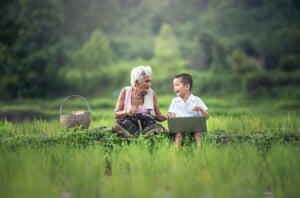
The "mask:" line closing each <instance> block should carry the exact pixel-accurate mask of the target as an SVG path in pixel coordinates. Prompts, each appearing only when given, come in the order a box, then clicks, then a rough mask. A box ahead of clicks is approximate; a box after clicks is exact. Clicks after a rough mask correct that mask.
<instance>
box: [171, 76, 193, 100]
mask: <svg viewBox="0 0 300 198" xmlns="http://www.w3.org/2000/svg"><path fill="white" fill-rule="evenodd" d="M173 88H174V92H175V94H176V95H177V96H179V97H183V96H185V95H187V94H188V93H189V89H190V86H189V84H186V85H184V84H183V83H182V81H181V79H180V78H175V79H174V80H173Z"/></svg>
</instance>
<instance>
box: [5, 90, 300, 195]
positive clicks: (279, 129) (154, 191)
mask: <svg viewBox="0 0 300 198" xmlns="http://www.w3.org/2000/svg"><path fill="white" fill-rule="evenodd" d="M171 98H172V96H162V97H160V98H159V102H160V106H161V111H162V112H166V111H167V109H168V104H169V101H170V99H171ZM115 100H116V99H103V98H102V99H100V98H99V99H91V100H89V105H90V106H91V109H92V115H93V116H92V123H91V126H90V128H89V129H88V130H82V129H79V128H77V129H70V130H67V129H64V128H63V127H62V126H61V124H60V122H59V106H60V102H61V101H62V99H58V100H53V101H52V100H49V101H41V100H36V101H29V100H28V101H24V103H22V102H19V103H13V102H12V103H8V102H6V103H3V102H2V103H0V104H1V105H2V110H8V109H10V110H14V109H22V110H25V111H26V110H28V109H32V110H39V111H41V112H43V113H45V114H47V115H51V116H52V119H50V120H45V119H35V120H33V121H21V122H9V121H5V120H2V121H0V156H1V160H0V178H1V179H0V193H1V196H3V197H141V196H143V197H264V196H267V195H268V194H271V196H273V197H297V196H298V194H299V190H298V188H297V187H298V186H299V185H300V179H299V178H300V175H299V174H300V168H299V163H300V158H299V151H300V146H299V133H300V124H299V108H298V103H297V102H296V101H294V100H290V101H280V100H279V101H276V100H270V101H244V100H241V99H240V98H232V99H228V98H227V99H224V98H203V100H204V101H205V102H206V104H207V106H208V107H209V111H210V115H211V116H210V119H209V120H208V127H209V131H208V132H207V133H206V136H205V138H204V140H203V146H202V148H201V149H200V148H196V147H195V146H194V144H193V142H191V141H192V139H189V138H186V139H185V142H184V146H183V147H182V148H181V149H180V150H176V149H175V148H174V144H173V140H172V139H169V138H167V136H166V135H162V136H154V137H150V138H145V137H142V136H140V137H139V138H137V139H131V140H123V139H120V138H118V137H116V136H115V135H114V134H112V133H111V132H110V131H107V132H103V131H96V130H94V128H95V127H96V126H112V125H113V124H114V122H115V119H114V118H113V117H112V112H113V109H114V103H115ZM32 104H35V105H34V106H32ZM68 105H70V106H66V110H67V109H68V110H69V111H72V110H73V109H75V110H76V109H77V110H78V109H82V108H85V105H84V104H82V101H80V100H77V101H76V100H74V101H70V103H69V104H68ZM72 108H73V109H72ZM51 116H50V117H51ZM162 124H163V125H164V126H165V127H166V122H163V123H162ZM228 138H229V139H228ZM230 138H235V139H232V141H229V140H230Z"/></svg>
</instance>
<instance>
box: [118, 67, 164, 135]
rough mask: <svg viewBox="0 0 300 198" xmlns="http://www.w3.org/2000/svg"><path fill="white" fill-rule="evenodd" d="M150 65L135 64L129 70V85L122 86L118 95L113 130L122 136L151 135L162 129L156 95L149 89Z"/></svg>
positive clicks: (162, 117) (161, 118)
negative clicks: (135, 65)
mask: <svg viewBox="0 0 300 198" xmlns="http://www.w3.org/2000/svg"><path fill="white" fill-rule="evenodd" d="M151 74H152V70H151V67H150V66H137V67H135V68H133V69H132V71H131V86H127V87H124V88H123V89H122V90H121V92H120V95H119V98H118V101H117V104H116V107H115V111H114V117H115V118H116V119H117V122H116V124H115V126H114V127H113V131H114V132H116V133H118V134H119V135H121V136H123V137H135V136H137V135H138V134H140V133H141V134H143V135H146V136H147V135H153V134H156V133H161V132H162V131H164V128H163V126H162V125H160V124H158V123H157V122H156V121H159V122H162V121H164V120H166V119H167V117H166V115H162V114H161V112H160V110H159V106H158V102H157V98H156V95H155V93H154V91H153V90H152V89H151Z"/></svg>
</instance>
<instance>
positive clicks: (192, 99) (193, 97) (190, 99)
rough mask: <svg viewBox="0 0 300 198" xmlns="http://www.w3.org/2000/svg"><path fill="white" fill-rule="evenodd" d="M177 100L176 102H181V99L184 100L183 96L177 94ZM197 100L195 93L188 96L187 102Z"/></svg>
mask: <svg viewBox="0 0 300 198" xmlns="http://www.w3.org/2000/svg"><path fill="white" fill-rule="evenodd" d="M175 100H176V102H181V101H183V100H182V98H181V97H179V96H177V97H176V99H175ZM195 100H196V99H195V96H194V95H193V94H191V95H190V97H189V98H188V100H187V102H189V101H195Z"/></svg>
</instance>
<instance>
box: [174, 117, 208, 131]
mask: <svg viewBox="0 0 300 198" xmlns="http://www.w3.org/2000/svg"><path fill="white" fill-rule="evenodd" d="M168 128H169V133H178V132H182V133H191V132H196V131H202V132H204V131H207V124H206V118H205V117H204V116H197V117H194V116H193V117H174V118H169V119H168Z"/></svg>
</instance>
